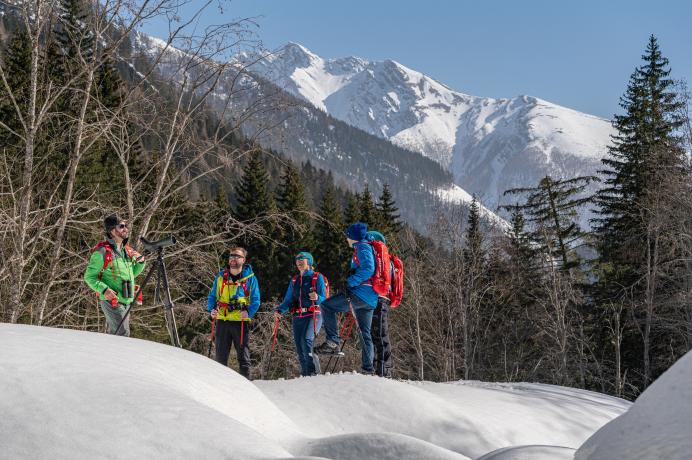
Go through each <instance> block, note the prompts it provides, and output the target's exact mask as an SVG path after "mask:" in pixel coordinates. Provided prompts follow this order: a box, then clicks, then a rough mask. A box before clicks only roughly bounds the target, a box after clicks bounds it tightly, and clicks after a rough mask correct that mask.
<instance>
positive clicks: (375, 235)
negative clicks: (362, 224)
mask: <svg viewBox="0 0 692 460" xmlns="http://www.w3.org/2000/svg"><path fill="white" fill-rule="evenodd" d="M368 239H370V240H375V241H381V242H383V243H384V244H387V240H386V239H385V238H384V235H383V234H382V233H380V232H378V231H375V230H370V231H369V232H368Z"/></svg>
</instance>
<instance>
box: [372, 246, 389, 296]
mask: <svg viewBox="0 0 692 460" xmlns="http://www.w3.org/2000/svg"><path fill="white" fill-rule="evenodd" d="M369 244H371V245H372V248H373V249H374V250H375V274H373V275H372V278H370V282H371V283H372V289H373V290H374V291H375V292H376V293H377V295H379V296H382V297H387V296H389V292H390V291H391V289H392V268H391V265H390V263H389V259H390V257H389V249H387V245H385V244H384V243H383V242H381V241H377V240H374V241H369Z"/></svg>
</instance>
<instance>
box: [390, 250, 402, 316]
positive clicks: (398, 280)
mask: <svg viewBox="0 0 692 460" xmlns="http://www.w3.org/2000/svg"><path fill="white" fill-rule="evenodd" d="M389 258H390V260H391V261H392V265H393V266H394V273H392V289H391V290H390V291H389V296H388V297H389V307H390V308H396V307H398V306H399V304H401V299H402V298H403V297H404V264H403V263H402V262H401V259H399V258H398V257H397V256H395V255H392V256H390V257H389Z"/></svg>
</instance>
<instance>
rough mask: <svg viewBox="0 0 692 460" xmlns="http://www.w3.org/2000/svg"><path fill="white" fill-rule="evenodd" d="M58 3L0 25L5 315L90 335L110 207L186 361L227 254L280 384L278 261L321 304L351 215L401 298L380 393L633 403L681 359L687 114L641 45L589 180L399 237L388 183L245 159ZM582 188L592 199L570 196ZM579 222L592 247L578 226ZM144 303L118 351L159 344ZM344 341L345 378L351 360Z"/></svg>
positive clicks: (689, 208) (179, 91) (261, 154)
mask: <svg viewBox="0 0 692 460" xmlns="http://www.w3.org/2000/svg"><path fill="white" fill-rule="evenodd" d="M161 1H162V2H163V3H165V0H161ZM57 5H58V6H59V7H57V8H56V9H55V10H54V11H51V12H50V14H45V15H42V16H37V17H41V18H45V19H41V20H37V21H35V22H31V21H25V22H24V23H22V22H15V23H10V22H9V20H8V15H4V16H3V19H2V29H0V32H2V37H3V41H2V50H1V56H2V59H1V60H0V71H1V72H2V74H1V76H2V79H1V81H2V91H0V146H1V150H0V155H2V162H1V167H2V169H1V170H0V211H1V212H0V233H1V234H2V242H1V243H0V257H1V258H2V261H3V264H2V267H0V281H2V282H0V315H1V318H2V320H3V321H6V322H12V323H25V324H36V325H46V326H53V327H70V328H78V329H84V330H92V331H99V330H103V326H104V324H103V318H102V315H101V313H100V310H99V308H98V307H97V305H96V299H95V297H94V296H93V293H91V292H90V291H88V289H87V288H86V287H85V286H84V283H83V281H82V279H81V277H82V273H83V270H84V268H85V266H86V261H87V260H88V257H89V248H90V247H92V246H93V245H94V244H96V242H97V241H99V240H100V239H102V238H103V231H102V229H101V219H102V218H103V216H104V215H105V214H108V213H110V212H114V211H117V212H119V213H120V214H121V215H122V216H123V217H125V218H126V219H128V220H129V221H131V222H132V224H133V228H134V235H133V244H134V245H135V246H137V244H136V241H137V238H138V237H139V236H141V235H147V236H148V237H150V238H151V239H156V238H158V237H161V236H165V235H167V234H170V233H174V234H175V235H176V236H177V237H178V239H179V241H180V243H179V244H178V245H176V246H174V247H171V248H169V249H170V250H168V252H167V257H166V263H167V265H168V269H169V272H170V273H169V275H170V279H171V284H172V291H173V297H174V301H175V304H176V315H177V319H178V324H179V329H180V336H181V339H182V343H183V346H184V347H185V348H188V349H191V350H194V351H197V352H206V350H207V341H206V340H207V337H208V334H209V327H210V322H209V318H208V315H207V314H206V311H205V306H206V296H207V294H208V292H209V289H210V286H211V283H212V280H213V277H214V274H215V273H216V272H217V271H218V270H219V268H220V267H221V265H222V264H223V261H224V253H225V251H227V250H228V248H229V247H231V246H233V245H243V246H246V247H247V248H248V250H249V257H248V262H249V263H251V264H252V265H253V267H254V269H255V271H256V273H257V276H258V279H259V282H260V286H261V292H262V297H263V306H262V307H261V309H260V313H259V314H258V315H257V317H256V320H255V321H253V329H254V334H255V339H254V340H253V349H252V353H253V360H254V363H255V368H254V369H253V376H255V377H265V378H273V377H280V376H293V375H296V374H297V363H296V362H295V359H294V356H293V350H292V343H291V338H290V331H289V325H288V323H287V322H284V324H282V327H281V330H280V334H279V346H278V348H277V351H276V352H275V353H274V355H273V356H271V359H270V355H269V347H270V342H271V329H272V317H271V314H270V310H271V308H272V306H274V305H276V302H278V301H279V300H280V298H281V297H282V295H283V293H284V291H285V289H286V285H287V282H288V280H289V279H290V277H291V276H292V275H293V274H294V272H295V268H294V263H293V256H294V255H295V254H296V253H297V252H298V251H301V250H308V251H310V252H312V253H313V255H314V256H315V260H316V263H317V269H318V270H319V271H321V272H322V273H324V274H325V275H326V276H327V277H328V279H329V280H330V282H331V286H332V292H338V291H340V290H341V289H342V288H343V282H344V279H345V276H346V275H347V269H346V267H347V263H348V261H349V258H350V255H351V252H350V249H349V248H348V247H347V245H346V242H345V236H344V228H345V225H346V224H347V223H351V222H355V221H364V222H367V223H368V224H369V225H370V226H371V227H372V228H374V229H377V230H379V231H381V232H382V233H383V234H384V235H385V236H386V237H387V239H388V241H389V245H390V248H391V250H392V251H393V252H395V253H397V254H398V255H400V256H401V258H402V260H403V261H404V265H405V284H406V287H405V296H404V301H403V303H402V305H401V306H400V307H399V308H398V309H397V310H395V311H394V312H393V314H392V315H391V316H390V318H391V321H392V325H391V336H392V341H393V344H394V358H395V376H396V377H400V378H408V379H427V380H436V381H449V380H456V379H461V378H464V379H479V380H499V381H510V382H511V381H539V382H546V383H554V384H560V385H568V386H575V387H580V388H587V389H593V390H597V391H602V392H607V393H611V394H615V395H619V396H624V397H628V398H633V397H636V396H637V395H638V394H639V393H640V392H641V391H643V390H644V389H645V388H646V387H647V386H648V385H649V384H650V383H651V382H652V381H653V380H654V379H655V378H656V377H657V376H658V375H660V374H661V373H662V372H664V371H665V370H666V369H667V368H668V367H669V366H670V365H671V364H672V363H673V362H674V361H675V360H676V359H678V358H679V357H680V356H682V355H683V354H684V353H685V352H687V351H688V350H689V349H690V346H691V345H692V236H691V235H692V193H691V190H690V187H691V182H690V178H691V177H692V176H691V168H690V158H689V151H690V131H689V128H690V124H689V123H690V122H689V116H688V115H687V112H686V110H687V108H688V106H689V104H688V101H687V100H686V99H685V98H686V91H685V89H684V88H683V87H681V86H680V85H677V84H675V83H674V82H673V81H671V80H670V78H669V66H668V62H667V60H666V59H665V58H664V57H663V56H662V54H661V51H660V49H659V46H658V44H657V42H656V39H655V38H654V37H651V39H650V41H649V44H648V46H647V49H646V51H645V54H644V56H643V59H644V62H643V64H642V65H641V66H640V67H638V68H637V69H636V70H635V72H634V73H633V74H632V77H631V78H630V81H629V85H628V87H627V91H626V93H625V95H624V96H623V98H622V102H621V105H622V109H623V110H622V113H623V114H622V115H618V116H616V117H615V120H614V126H615V128H616V129H617V133H618V134H617V136H616V137H615V138H614V139H613V144H612V148H611V152H610V153H611V155H610V156H609V158H607V159H605V160H604V161H603V171H602V173H601V174H600V175H599V177H576V178H563V179H557V178H550V177H546V178H544V179H543V180H541V181H540V183H538V184H531V185H529V186H527V187H525V188H522V189H515V190H510V191H507V193H506V196H508V197H511V198H512V201H511V202H513V203H514V204H513V205H511V206H507V207H506V208H505V211H506V215H507V216H508V220H509V226H505V225H504V224H499V223H496V224H494V225H493V223H492V221H491V222H488V221H484V219H483V217H482V213H481V210H480V208H479V205H478V203H476V202H475V201H474V202H473V203H472V205H471V206H470V207H469V208H468V209H467V210H461V209H455V210H446V211H444V212H442V211H441V212H439V216H438V218H437V220H436V221H435V222H434V224H433V225H432V226H431V227H430V231H429V233H428V234H427V236H422V235H421V234H419V233H417V232H415V231H413V230H412V229H411V227H410V226H408V225H406V223H405V222H403V221H402V219H401V217H400V215H399V209H397V208H399V207H400V204H397V202H396V199H395V197H396V193H395V192H393V190H394V189H395V186H392V188H390V187H389V186H384V187H383V189H382V192H381V193H378V194H377V196H373V195H372V193H371V192H370V190H369V189H368V187H365V188H364V189H362V190H361V191H360V193H351V192H348V191H346V190H344V189H342V188H340V187H339V186H338V183H335V180H334V178H333V177H332V175H331V174H330V173H329V172H326V171H324V170H322V169H318V168H316V167H315V166H313V165H312V164H311V163H310V162H308V161H305V162H304V163H302V164H297V163H292V162H291V161H289V160H287V159H286V158H285V157H283V156H282V154H281V152H278V151H273V150H269V149H262V148H261V147H260V146H258V145H257V144H256V143H254V142H251V141H250V140H249V139H247V138H246V137H244V136H243V135H242V132H243V131H242V129H241V128H240V126H239V125H235V124H233V123H232V122H230V121H229V120H225V119H223V118H222V117H221V118H220V117H218V107H217V106H216V105H218V100H217V101H215V102H214V105H215V107H214V110H211V109H209V108H208V105H207V104H205V103H204V102H205V100H204V98H205V95H204V94H200V92H196V90H195V89H190V88H195V81H193V82H190V81H186V80H185V79H180V78H176V77H175V76H176V75H179V74H178V73H176V72H172V73H171V74H172V75H173V77H172V78H171V79H170V80H168V81H165V82H162V81H160V75H157V74H156V72H155V68H152V69H151V72H150V73H147V72H146V71H145V69H143V68H138V71H137V72H132V68H131V67H129V66H127V65H126V64H125V63H124V62H123V61H122V60H121V58H120V56H121V54H118V52H116V50H119V52H123V51H122V50H126V49H129V48H130V47H129V45H128V43H127V40H129V38H127V37H125V38H123V40H122V41H117V40H115V39H114V44H113V45H112V46H110V47H109V46H105V45H102V44H99V43H97V42H95V41H94V40H93V39H92V37H94V36H104V35H108V34H107V33H106V32H108V33H110V34H112V29H111V28H110V27H111V26H112V25H113V24H107V25H106V26H105V29H99V27H101V28H103V27H104V25H103V24H102V23H101V22H99V21H95V20H91V19H90V18H93V17H94V15H98V13H99V11H98V9H90V8H97V7H94V6H93V5H92V4H91V3H88V4H87V3H84V2H81V1H79V0H61V1H60V2H57ZM86 5H92V6H91V7H87V6H86ZM29 13H31V12H29ZM152 14H153V13H152ZM126 19H128V20H130V21H136V18H134V19H133V16H132V14H123V15H122V20H119V21H118V22H117V25H118V27H127V22H126ZM22 24H24V25H22ZM27 24H29V25H31V27H27V26H26V25H27ZM234 27H237V28H241V30H240V31H242V24H235V25H234ZM240 31H238V32H239V33H240ZM98 32H101V33H98ZM210 42H214V41H213V40H209V41H207V42H205V43H210ZM221 42H222V41H219V43H221ZM187 52H188V53H189V54H190V55H191V56H194V58H190V60H189V61H185V62H176V65H178V66H179V67H180V69H182V70H181V72H182V74H184V75H193V73H185V70H186V65H189V66H191V67H192V66H194V67H195V68H197V66H196V64H197V63H198V62H199V60H203V61H204V62H205V63H207V64H208V67H205V68H208V69H209V70H208V71H207V72H208V73H206V74H204V73H203V74H199V75H196V74H194V75H196V76H195V78H197V79H200V80H201V81H203V83H200V84H199V85H198V86H197V87H196V88H205V89H207V88H208V86H209V81H210V80H213V77H214V75H215V73H214V72H219V73H222V72H224V71H225V70H226V69H225V68H223V65H222V64H214V63H215V62H218V60H217V59H216V55H215V54H214V52H210V51H209V49H208V45H205V47H204V48H203V49H201V48H200V49H188V50H187ZM132 58H133V59H136V56H133V57H132ZM148 59H151V57H149V58H148ZM181 61H184V60H183V59H182V58H181ZM214 65H217V66H218V67H214ZM128 69H129V70H128ZM224 90H225V91H232V89H230V90H229V88H228V87H224ZM228 94H229V97H228V100H229V103H232V97H230V95H231V94H232V93H230V92H229V93H228ZM209 105H211V104H209ZM265 110H266V106H263V108H262V112H259V113H253V114H248V118H249V117H250V115H254V116H258V117H262V116H263V113H265V112H264V111H265ZM363 167H366V165H363ZM597 180H600V181H601V182H602V189H601V191H600V192H599V193H598V194H597V195H596V196H593V197H584V196H583V193H582V192H583V191H584V189H585V187H586V186H587V185H588V184H589V183H591V182H592V181H597ZM414 204H415V203H407V204H406V205H407V206H412V205H414ZM588 208H592V209H593V210H595V212H596V215H597V219H596V220H595V221H594V222H593V230H592V231H589V229H584V228H580V227H579V224H578V222H580V218H579V215H580V213H583V212H586V210H587V209H588ZM152 298H153V289H151V288H149V289H147V290H145V302H144V305H143V306H141V307H137V308H135V310H134V312H133V324H132V329H133V335H134V336H136V337H140V338H146V339H149V340H157V341H161V342H166V341H167V333H166V331H165V328H164V327H163V324H162V323H163V315H162V312H161V306H160V305H153V303H152V302H151V299H152ZM350 344H351V345H349V346H348V347H347V356H346V358H344V359H343V364H342V366H343V368H345V369H355V368H357V366H358V364H357V362H358V360H359V353H358V352H357V351H356V350H353V349H352V348H353V347H357V341H356V340H352V341H351V342H350ZM353 344H355V345H353Z"/></svg>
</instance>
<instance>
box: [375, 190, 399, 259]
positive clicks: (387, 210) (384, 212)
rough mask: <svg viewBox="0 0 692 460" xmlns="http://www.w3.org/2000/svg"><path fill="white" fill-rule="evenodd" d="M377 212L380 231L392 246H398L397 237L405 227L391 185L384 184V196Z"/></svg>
mask: <svg viewBox="0 0 692 460" xmlns="http://www.w3.org/2000/svg"><path fill="white" fill-rule="evenodd" d="M376 207H377V212H378V215H379V216H378V221H379V224H378V225H379V228H378V230H379V231H380V232H382V234H384V235H385V238H387V242H388V244H389V245H390V246H396V236H397V235H398V233H399V232H400V231H401V229H402V228H403V227H404V225H403V224H402V222H401V215H400V214H399V209H398V208H397V207H396V203H395V202H394V197H393V196H392V192H391V191H390V190H389V185H388V184H384V187H383V188H382V195H380V199H379V200H378V202H377V205H376Z"/></svg>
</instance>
